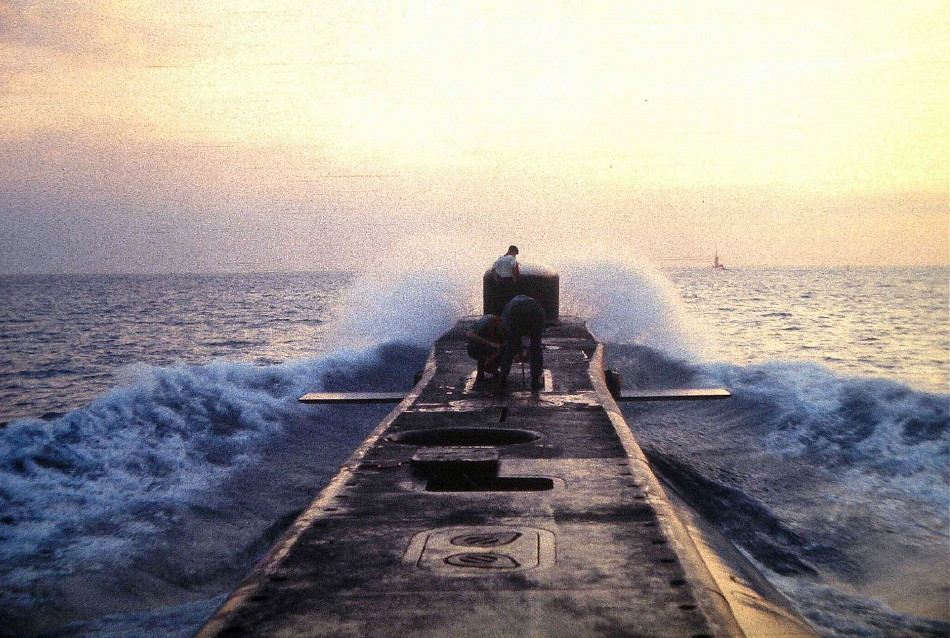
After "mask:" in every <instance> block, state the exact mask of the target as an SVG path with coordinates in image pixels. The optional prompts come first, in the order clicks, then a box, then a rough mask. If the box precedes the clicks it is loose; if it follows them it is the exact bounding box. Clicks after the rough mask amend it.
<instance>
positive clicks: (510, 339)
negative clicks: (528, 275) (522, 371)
mask: <svg viewBox="0 0 950 638" xmlns="http://www.w3.org/2000/svg"><path fill="white" fill-rule="evenodd" d="M501 325H502V327H503V328H504V329H505V337H506V341H505V345H504V347H503V348H502V351H501V361H500V363H499V365H500V370H499V375H498V384H499V386H500V387H502V388H505V387H507V386H508V373H509V372H510V371H511V364H512V362H513V361H514V360H515V356H517V355H518V354H519V353H520V352H521V351H522V349H523V347H524V346H523V344H522V341H521V340H522V338H523V337H528V339H529V340H530V346H529V348H530V353H531V354H530V359H531V389H532V390H533V391H537V390H540V389H541V387H542V383H541V373H542V372H543V371H544V358H543V355H542V354H541V333H542V332H543V331H544V308H542V307H541V304H539V303H538V302H537V301H535V300H534V299H532V298H531V297H528V296H527V295H518V296H517V297H515V298H514V299H512V300H511V301H509V302H508V304H507V305H506V306H505V309H504V310H503V311H502V313H501Z"/></svg>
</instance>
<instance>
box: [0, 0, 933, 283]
mask: <svg viewBox="0 0 950 638" xmlns="http://www.w3.org/2000/svg"><path fill="white" fill-rule="evenodd" d="M0 22H2V24H4V25H6V26H5V27H4V28H3V29H2V37H0V51H2V53H3V57H4V59H5V60H7V61H8V62H6V63H5V64H4V66H3V68H2V73H3V78H2V80H3V86H4V96H3V99H2V103H0V113H2V114H3V124H2V128H0V139H2V140H3V144H4V146H5V147H6V149H7V151H8V152H7V153H5V155H6V156H7V157H8V158H10V159H9V161H7V162H4V163H3V164H2V165H0V180H3V182H4V183H5V184H6V185H7V187H6V188H5V191H6V192H7V193H8V195H7V196H6V198H5V199H8V200H11V201H12V202H13V203H11V204H9V205H10V207H11V211H12V212H13V215H14V216H17V215H18V213H17V211H21V210H22V209H23V208H24V207H29V206H32V204H31V205H29V206H28V205H27V204H25V203H24V202H23V201H22V200H21V199H19V198H18V197H19V195H22V194H23V192H24V190H26V191H30V192H31V193H32V195H31V198H30V201H33V202H35V201H36V200H43V201H45V200H47V199H50V198H52V197H54V195H55V193H52V191H54V190H55V189H54V188H53V187H52V186H51V180H52V181H54V182H57V183H58V184H59V185H58V186H56V188H59V189H61V188H62V186H63V184H62V183H61V182H62V179H63V175H62V173H63V171H64V170H65V171H66V172H68V173H70V174H74V175H75V180H76V181H77V183H82V182H84V181H89V180H90V179H91V180H92V181H96V182H98V185H97V186H96V187H95V188H102V189H105V190H106V191H108V192H109V193H113V192H114V191H116V190H120V191H123V192H124V193H125V194H126V195H127V196H128V199H129V202H130V203H120V202H119V203H117V202H116V201H115V200H114V199H113V200H112V201H109V202H105V203H107V204H110V205H112V204H115V205H116V206H118V207H119V208H122V207H124V208H123V210H124V211H125V212H124V213H121V214H119V213H117V214H119V216H120V217H122V218H125V217H141V215H142V214H143V213H142V211H141V210H140V209H141V208H143V207H144V208H148V206H136V205H135V203H136V201H138V202H139V203H140V204H141V203H142V202H150V201H167V200H168V193H167V192H168V191H172V192H175V193H176V197H178V199H182V198H184V199H197V200H200V201H203V202H204V201H208V200H212V201H214V202H215V203H214V204H213V205H211V206H210V208H211V209H214V210H215V211H216V212H215V213H214V214H226V215H229V216H232V217H233V216H237V217H243V218H245V221H246V212H247V210H248V209H259V210H265V209H267V210H270V211H271V212H270V213H269V214H268V215H267V216H268V217H270V218H274V217H280V216H281V215H282V213H281V212H280V210H281V209H282V208H283V209H286V208H287V207H288V206H289V207H290V208H292V209H294V210H296V211H298V212H299V211H300V210H305V211H307V214H308V215H309V219H311V220H313V221H314V224H315V227H316V228H317V229H320V228H322V225H321V223H320V220H321V219H323V218H334V219H336V222H334V224H335V227H339V223H343V224H344V225H346V226H348V228H349V230H350V234H356V235H362V234H365V233H367V232H371V229H372V228H373V225H374V224H377V223H383V222H381V221H380V220H383V219H385V220H403V221H406V222H407V223H410V224H413V225H415V226H417V227H419V228H422V229H426V230H429V229H431V230H433V231H434V232H436V233H439V234H445V233H447V234H450V235H451V234H456V233H459V232H461V231H462V230H463V229H462V227H460V226H458V225H456V224H452V223H448V222H447V221H446V219H447V217H451V216H452V215H448V216H446V215H444V214H439V213H437V212H436V211H437V210H441V211H445V210H447V209H455V211H456V212H457V213H458V214H460V215H461V216H462V217H466V218H468V217H471V216H477V217H479V218H482V219H483V221H484V224H483V226H487V227H492V228H495V229H496V230H497V231H498V234H497V235H496V234H494V233H493V234H492V235H491V236H490V237H485V238H484V239H485V240H486V244H489V245H491V246H492V247H493V248H492V251H493V252H494V250H495V248H494V246H495V244H498V243H499V242H500V243H507V241H508V240H507V239H504V238H503V237H502V236H501V235H506V236H509V235H519V234H520V235H519V236H521V237H524V238H525V239H524V241H528V242H534V241H536V242H538V244H539V245H542V244H548V243H549V244H550V246H548V249H550V250H557V243H558V242H557V241H552V242H548V241H547V239H546V238H545V234H546V233H547V234H550V233H551V232H552V229H553V230H554V231H555V232H557V233H561V234H563V233H565V232H567V230H568V229H569V228H570V227H571V226H572V225H575V224H577V222H578V220H579V219H584V220H585V222H584V223H585V224H589V225H590V228H591V233H590V234H589V235H586V236H584V237H581V238H580V241H582V242H586V243H596V242H597V241H600V240H599V239H597V238H599V237H602V235H603V231H604V229H605V228H615V229H616V228H618V226H619V227H620V230H621V234H623V233H624V232H629V233H631V234H633V235H636V236H637V237H642V236H643V235H644V234H645V235H647V236H648V237H649V242H648V243H646V242H643V241H640V242H639V243H638V244H637V242H636V241H635V244H636V245H634V246H632V247H633V248H634V249H635V250H637V251H638V252H641V253H644V254H646V255H647V256H649V257H651V258H665V257H670V256H675V255H673V253H674V248H676V247H677V246H681V245H682V244H683V240H684V239H685V241H686V243H687V244H688V246H689V249H690V250H696V251H701V252H702V253H703V254H705V253H709V252H710V251H711V250H713V249H714V247H712V246H710V245H708V241H709V238H710V236H715V237H716V238H717V240H716V243H717V244H718V249H720V250H723V249H726V250H729V251H730V253H731V254H732V255H734V259H735V260H737V261H744V262H746V263H749V264H754V263H772V262H774V261H777V262H778V263H840V262H841V261H845V262H851V261H856V262H858V263H863V262H865V261H868V262H869V263H877V262H876V259H878V258H879V256H880V255H899V256H900V258H899V259H898V260H897V262H896V263H946V261H947V233H948V230H947V223H946V217H947V201H946V199H947V179H948V178H947V175H948V170H950V169H948V160H947V155H948V150H947V148H948V139H947V138H948V103H947V95H948V92H947V70H948V62H947V61H948V55H947V42H946V33H947V28H948V24H950V19H948V8H947V6H946V4H945V3H942V2H930V1H918V2H912V3H909V4H906V3H897V4H895V3H884V2H879V3H872V4H870V5H869V4H867V3H851V2H847V3H831V4H830V5H829V3H819V2H806V3H780V2H766V3H758V4H755V5H751V6H750V5H748V3H740V2H727V3H715V4H713V3H706V2H700V1H698V0H697V1H694V2H683V3H675V4H673V5H670V4H668V3H632V4H631V3H594V5H593V6H592V7H588V6H581V5H575V4H572V3H563V4H558V3H550V2H530V3H510V2H479V3H435V2H417V1H409V2H404V3H374V2H366V3H350V2H346V3H343V2H339V3H332V2H331V3H319V4H318V5H314V4H313V3H308V2H299V1H287V2H277V3H273V2H268V3H261V2H256V1H243V2H227V3H201V4H199V5H197V6H193V5H192V4H188V5H185V4H184V3H181V4H180V5H179V4H178V3H161V4H160V5H152V4H148V3H140V2H129V1H126V2H91V1H90V2H75V3H67V4H66V8H65V9H64V8H63V7H61V6H59V4H57V7H56V8H55V9H53V8H50V7H47V8H44V7H41V6H40V7H37V6H30V5H23V4H21V3H19V2H12V3H10V2H7V3H3V4H0ZM60 164H64V165H65V166H66V168H64V167H63V166H60ZM24 166H29V167H32V168H31V169H30V170H25V169H24V168H23V167H24ZM34 169H35V170H34ZM143 174H145V175H153V176H154V175H164V176H166V177H173V178H174V179H176V180H181V183H180V184H178V185H175V184H170V183H168V182H167V181H161V183H156V184H153V185H151V186H149V188H148V189H146V191H145V192H142V193H140V194H139V195H138V196H136V194H135V193H130V192H128V191H129V190H130V189H132V190H134V188H135V185H136V184H141V183H142V179H143V178H142V175H143ZM12 185H16V188H14V187H13V186H12ZM77 189H78V190H83V188H82V187H79V186H76V185H72V186H70V187H69V188H68V189H67V190H77ZM184 191H189V192H192V194H191V195H186V194H183V192H184ZM51 193H52V194H51ZM60 194H61V193H60ZM801 196H804V197H805V198H806V200H807V201H809V202H813V203H814V202H816V201H817V202H819V203H818V204H816V208H813V209H811V210H808V211H803V210H801V206H802V205H803V202H802V201H801V200H800V199H798V198H799V197H801ZM274 198H277V199H279V200H281V202H282V204H281V206H278V207H276V208H275V207H274V205H273V199H274ZM106 199H109V197H106ZM793 200H794V201H793ZM57 201H58V200H57ZM97 201H98V202H99V203H100V204H102V203H103V202H102V201H101V199H100V200H97ZM228 202H230V205H231V207H232V208H231V210H228ZM592 202H597V205H596V207H594V206H593V205H592ZM631 202H635V203H636V204H637V205H636V206H635V207H631V206H630V204H631ZM119 204H121V206H119ZM763 206H764V207H765V209H763V208H762V207H763ZM106 208H110V209H111V208H114V206H106ZM592 208H596V211H591V210H590V209H592ZM868 208H870V209H873V213H872V214H871V216H869V217H866V218H864V221H863V222H858V223H857V224H855V229H857V228H860V229H861V230H860V231H857V230H855V232H856V234H853V236H850V237H848V238H846V239H850V241H844V242H843V243H844V244H846V245H849V246H850V245H856V244H857V243H859V242H862V243H863V242H866V241H871V242H872V244H870V245H862V246H859V247H856V248H855V249H854V250H852V249H851V248H848V249H846V250H845V252H844V253H842V252H840V251H839V249H840V248H841V244H842V238H841V237H832V236H829V235H826V234H823V231H827V232H828V233H832V234H838V233H842V232H844V233H848V232H849V231H848V230H847V229H848V228H849V227H850V226H851V222H850V221H848V219H849V217H850V216H855V215H858V216H860V215H864V214H866V213H867V212H868V211H867V209H868ZM136 209H138V210H136ZM164 209H165V213H166V214H167V215H171V216H186V217H192V216H194V215H197V216H199V217H201V216H207V215H209V214H210V213H209V212H208V211H207V210H205V211H201V210H194V209H193V207H191V208H189V207H188V206H181V207H175V206H165V207H164ZM585 209H586V210H585ZM743 209H745V210H746V212H745V213H743V212H742V210H743ZM753 209H754V210H753ZM334 210H336V211H340V210H345V211H350V213H348V214H350V215H352V218H350V219H346V215H344V216H343V217H342V218H340V217H339V216H337V217H334V213H333V211H334ZM354 211H358V212H354ZM793 213H795V215H796V217H798V216H804V217H808V218H811V217H813V216H817V219H816V221H815V224H814V225H812V226H810V228H811V231H812V232H814V233H817V234H818V236H817V237H816V238H815V239H814V250H812V249H808V251H806V252H803V251H805V249H804V248H801V249H796V248H794V247H792V246H789V247H788V248H787V249H785V250H777V249H776V250H762V249H761V246H762V244H763V242H766V241H767V242H771V243H773V245H774V239H773V236H775V235H781V234H783V231H782V230H781V229H782V228H783V227H786V225H787V224H788V223H789V222H790V221H791V219H794V218H789V216H790V215H792V214H793ZM30 214H33V215H39V214H40V212H39V211H37V210H35V209H31V213H30ZM97 215H98V213H94V214H92V216H93V217H95V216H97ZM511 215H514V216H515V217H521V218H525V217H530V219H531V223H529V224H522V228H518V227H517V226H514V225H511V224H510V223H509V222H508V221H507V220H508V219H509V217H510V216H511ZM539 215H540V217H538V216H539ZM20 216H22V214H21V215H20ZM908 216H909V217H908ZM717 217H727V218H730V219H731V220H732V223H733V224H734V226H733V227H726V226H724V225H722V224H716V223H711V224H710V222H711V221H712V220H714V219H715V218H717ZM657 220H660V221H657ZM257 223H258V222H253V223H249V224H248V223H244V222H242V223H240V224H238V227H236V228H235V232H245V231H246V229H247V227H248V226H254V225H255V224H257ZM281 224H284V225H286V224H289V225H290V226H293V225H294V222H280V223H278V222H275V221H273V219H271V221H270V222H268V224H267V226H268V228H269V229H270V230H269V231H268V232H276V231H274V230H273V229H274V228H276V227H277V226H280V225H281ZM367 224H368V226H367ZM702 224H706V225H707V227H706V228H705V229H701V228H700V225H702ZM645 225H648V226H649V227H648V228H647V229H646V231H645V232H641V231H643V229H644V226H645ZM524 226H527V228H525V227H524ZM660 226H662V227H664V232H663V233H656V232H654V230H655V229H656V228H658V227H660ZM541 227H544V228H545V231H546V232H539V229H540V228H541ZM5 228H7V230H6V232H5V234H7V235H8V236H10V235H17V234H18V232H19V231H17V230H16V228H17V224H16V223H15V222H9V221H8V222H6V225H5ZM313 228H314V225H309V226H307V227H306V228H305V229H301V230H302V231H306V232H308V233H309V232H311V231H312V230H313ZM892 229H896V230H898V231H899V233H898V234H897V235H894V234H893V233H892V232H891V230H892ZM387 232H388V231H387ZM908 233H910V234H911V235H913V236H915V237H922V238H923V245H921V244H920V243H915V244H914V246H913V247H914V250H917V251H920V252H919V255H914V254H910V248H911V246H910V245H908V244H905V243H902V242H905V241H906V238H907V237H908ZM582 235H583V233H582ZM673 235H675V236H678V237H680V238H681V239H679V240H672V239H671V236H673ZM807 237H809V235H808V234H807V233H806V234H805V238H807ZM392 239H393V240H394V241H395V240H396V239H397V237H396V236H395V235H393V237H392ZM252 243H253V242H252ZM607 243H610V242H609V241H608V242H607ZM8 248H12V249H13V252H17V251H19V252H23V251H24V250H25V249H24V248H23V247H22V246H12V247H8ZM270 248H271V246H263V245H259V246H257V245H256V246H253V247H252V251H253V252H254V253H255V254H256V255H257V257H255V258H254V260H255V263H257V261H260V260H266V251H267V250H269V249H270ZM300 249H301V250H302V251H303V252H310V253H312V254H316V253H320V254H323V252H324V250H323V249H322V248H321V247H320V246H319V245H314V246H311V247H309V248H307V247H303V246H301V247H300ZM7 253H8V254H9V253H10V251H9V250H8V251H7ZM767 253H770V254H771V256H770V255H769V254H767ZM753 255H755V256H753ZM864 255H876V256H878V257H868V258H866V257H864ZM888 259H890V257H888ZM64 263H65V262H64ZM69 263H73V262H69ZM3 265H4V267H5V268H6V269H11V268H13V269H15V268H16V266H15V264H12V263H4V264H3ZM119 265H121V264H119ZM294 265H295V267H318V266H319V263H310V262H307V261H306V260H305V261H304V262H299V263H298V262H295V263H294ZM344 265H347V264H344ZM348 265H353V264H348ZM37 267H39V268H41V269H42V267H41V266H40V265H39V264H38V265H37ZM49 267H55V268H60V267H67V266H66V265H60V266H57V265H56V264H51V265H50V266H49ZM155 267H156V268H158V269H163V268H166V267H167V266H166V265H163V264H160V263H156V265H155ZM194 267H199V268H205V267H214V266H211V265H207V264H195V265H194ZM222 267H227V264H222Z"/></svg>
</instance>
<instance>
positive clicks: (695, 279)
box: [0, 263, 950, 638]
mask: <svg viewBox="0 0 950 638" xmlns="http://www.w3.org/2000/svg"><path fill="white" fill-rule="evenodd" d="M559 268H560V271H561V287H562V312H570V313H572V314H577V315H580V316H583V317H585V318H587V319H588V321H589V325H590V326H591V329H592V330H593V331H594V332H595V333H596V334H597V335H598V336H599V337H600V338H601V339H603V340H604V341H605V342H606V343H607V352H608V364H609V365H610V366H612V367H614V368H616V369H618V370H619V371H620V372H621V374H622V376H623V377H624V379H625V384H626V385H630V386H633V385H636V386H638V387H642V388H649V387H663V386H671V385H680V386H683V385H692V386H699V385H706V386H717V385H723V386H725V387H728V388H730V389H731V390H732V391H733V394H734V397H733V398H732V399H730V400H728V401H719V402H709V403H689V404H684V403H676V404H671V403H666V404H663V403H658V404H650V405H630V406H627V407H625V408H624V411H625V414H626V417H627V420H628V422H629V423H630V425H631V428H632V429H633V430H634V432H635V434H636V436H637V438H638V440H639V441H640V443H641V445H642V446H643V447H644V450H645V451H646V453H647V454H648V456H649V458H650V460H651V462H652V463H653V465H654V467H655V468H656V469H657V470H659V471H660V472H661V473H662V475H663V476H664V479H665V480H666V481H667V482H668V484H669V485H670V487H671V489H676V490H677V491H678V492H679V493H680V494H681V495H682V496H684V498H686V499H687V500H688V501H690V502H691V503H692V504H693V506H694V507H696V508H697V509H698V510H700V511H701V512H702V513H703V514H704V515H705V516H706V517H707V518H709V519H710V520H712V521H713V522H714V523H715V524H716V525H717V526H718V527H719V528H720V529H721V530H722V531H723V533H725V534H726V535H727V536H728V537H729V538H731V539H732V540H733V541H734V542H736V543H737V545H739V546H740V547H741V548H742V550H743V551H744V552H745V553H746V554H747V555H748V556H749V557H750V558H751V559H752V560H753V561H755V562H756V563H757V564H758V565H759V566H760V567H761V569H762V570H763V572H764V573H765V574H766V575H767V576H768V577H769V578H770V580H772V582H773V583H774V584H776V585H777V586H778V587H779V588H780V589H781V590H782V591H783V592H784V593H785V594H786V595H787V596H788V597H789V598H790V600H791V601H792V602H793V603H794V604H795V605H796V606H797V607H798V608H799V609H800V610H801V612H802V613H803V614H804V615H805V616H806V617H807V618H808V619H809V620H810V621H811V622H812V623H813V624H814V625H815V626H816V627H817V628H818V629H819V631H820V632H821V633H822V634H823V635H826V636H904V635H908V636H931V635H934V636H936V635H945V634H946V633H947V632H948V630H950V625H948V624H947V621H948V620H950V610H948V603H947V600H948V591H947V582H948V577H950V576H948V569H950V567H948V565H950V557H948V550H947V547H948V500H950V499H948V489H950V488H948V485H950V472H948V430H950V417H948V404H950V396H948V387H947V383H948V362H947V353H948V344H947V334H948V326H947V323H948V302H947V271H946V269H940V268H930V269H926V268H925V269H848V270H845V269H754V270H753V269H735V270H727V271H714V270H712V269H683V270H675V271H666V272H659V271H655V270H653V269H651V268H649V267H643V266H639V267H638V266H629V265H622V264H616V263H593V264H590V263H589V264H573V265H570V266H565V265H560V266H559ZM0 292H2V296H0V298H2V299H3V300H4V303H3V306H2V307H0V362H2V363H0V397H2V399H3V400H2V401H0V422H6V423H7V425H6V426H5V427H3V428H2V429H0V635H11V636H19V635H39V634H44V635H48V636H103V637H105V636H111V637H116V638H118V637H120V636H129V637H131V636H141V637H154V638H159V637H171V636H175V637H177V636H190V635H191V634H192V633H194V631H196V630H197V628H198V627H200V625H201V624H202V623H203V621H204V620H205V619H206V618H207V617H208V616H209V615H210V614H211V613H213V611H214V609H215V608H216V607H217V606H218V605H220V603H221V602H222V600H223V596H224V595H226V593H227V592H229V591H230V590H231V589H232V588H233V587H234V586H236V585H237V584H238V583H239V582H240V580H241V579H242V578H243V577H244V576H245V575H246V573H247V571H248V570H249V569H250V568H251V567H252V566H253V564H254V562H255V561H256V560H257V559H258V558H259V557H260V556H261V555H262V554H263V553H264V552H265V551H266V550H267V549H268V548H269V547H270V545H271V544H272V543H273V542H274V540H275V539H276V538H277V537H278V536H279V535H280V533H281V532H282V530H283V529H284V528H285V527H286V526H287V525H288V524H289V523H290V521H292V520H293V519H294V517H295V516H296V515H297V514H298V513H299V511H300V510H301V509H302V508H303V507H305V506H306V505H307V503H308V502H309V501H310V500H311V499H312V498H313V496H314V495H315V494H316V493H317V492H318V491H319V489H320V488H321V486H322V485H323V484H324V483H325V481H326V480H327V479H328V477H330V476H332V474H334V473H335V471H336V469H337V468H338V466H339V464H340V463H341V462H342V461H343V460H344V459H345V458H346V457H347V456H348V455H349V453H350V452H351V451H352V450H353V449H354V447H355V446H356V445H357V444H358V443H359V442H360V441H362V440H363V438H364V437H365V436H366V435H367V434H368V433H369V431H371V430H372V428H373V427H375V425H376V424H377V423H378V422H379V420H380V419H381V418H382V417H383V416H384V415H385V413H386V411H387V410H388V408H387V407H379V406H363V407H352V406H347V407H344V406H332V407H331V406H322V407H314V406H303V405H301V404H299V403H298V402H297V401H296V398H297V397H298V396H299V395H301V394H303V393H305V392H307V391H312V390H318V389H350V390H406V389H408V388H409V387H410V386H411V385H412V378H413V375H414V373H415V372H416V371H417V370H419V369H420V368H421V367H422V365H423V364H424V361H425V357H426V354H427V348H428V345H429V343H430V342H431V340H432V339H433V338H435V337H437V336H438V334H440V332H441V331H443V330H445V329H446V328H447V327H449V326H451V324H452V322H453V321H454V318H455V317H457V316H459V315H460V314H466V313H476V312H477V311H478V290H477V284H472V283H471V282H470V281H468V280H467V279H464V278H461V277H457V278H455V279H454V280H453V279H452V277H445V276H439V275H432V274H430V273H405V274H402V275H400V276H399V277H395V278H389V279H388V280H385V281H384V280H381V279H379V278H376V277H373V276H362V277H360V276H356V275H352V274H347V273H290V274H254V275H200V276H199V275H174V276H30V277H3V278H0ZM44 632H45V633H44Z"/></svg>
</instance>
